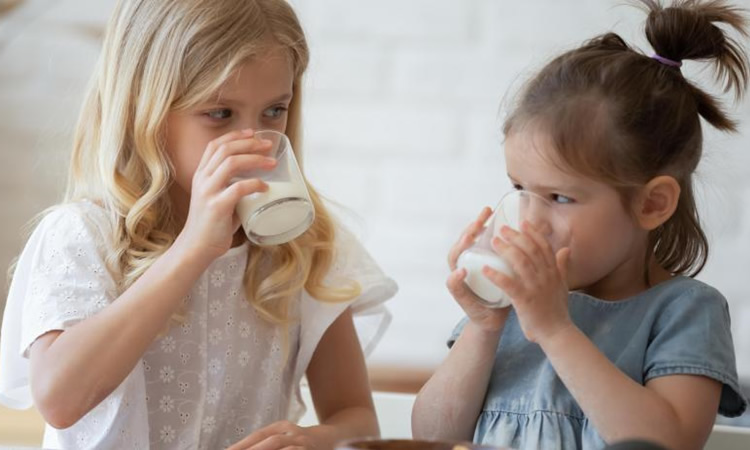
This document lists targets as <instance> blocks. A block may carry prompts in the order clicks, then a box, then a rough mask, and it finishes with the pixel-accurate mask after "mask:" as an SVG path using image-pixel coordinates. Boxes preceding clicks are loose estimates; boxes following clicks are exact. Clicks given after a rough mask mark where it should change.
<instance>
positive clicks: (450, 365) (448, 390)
mask: <svg viewBox="0 0 750 450" xmlns="http://www.w3.org/2000/svg"><path fill="white" fill-rule="evenodd" d="M505 314H506V316H507V310H506V311H505ZM501 333H502V328H500V329H499V330H495V331H485V330H482V329H481V328H480V327H478V326H476V325H474V324H473V323H472V322H468V323H467V324H466V327H465V328H464V330H463V332H462V333H461V335H460V336H459V337H458V339H457V340H456V342H455V343H454V344H453V347H452V348H451V351H450V353H449V354H448V357H447V358H446V360H445V361H444V362H443V363H442V364H441V365H440V367H439V368H438V370H437V371H436V372H435V373H434V374H433V375H432V377H430V379H429V380H428V381H427V383H426V384H425V385H424V386H423V387H422V389H421V390H420V391H419V394H418V395H417V400H416V402H415V403H414V409H413V410H412V417H411V424H412V425H411V426H412V433H413V434H414V437H415V438H418V439H433V440H435V439H436V440H461V441H463V440H466V441H471V440H472V438H473V436H474V428H475V427H476V423H477V417H479V413H480V411H481V408H482V404H483V403H484V396H485V393H486V391H487V385H488V384H489V380H490V375H491V374H492V367H493V364H494V362H495V352H496V351H497V345H498V341H499V339H500V334H501Z"/></svg>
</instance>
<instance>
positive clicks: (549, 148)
mask: <svg viewBox="0 0 750 450" xmlns="http://www.w3.org/2000/svg"><path fill="white" fill-rule="evenodd" d="M505 164H506V167H507V170H508V175H509V176H510V177H511V178H513V179H514V180H515V181H517V182H520V183H524V184H528V185H531V186H533V185H543V186H548V185H560V184H564V185H570V184H581V183H585V182H586V181H587V180H586V178H585V177H583V176H582V175H580V174H578V173H576V172H575V171H573V170H572V169H571V168H569V167H567V166H566V165H565V164H564V163H563V162H562V161H560V158H559V157H558V156H557V152H556V151H555V148H554V146H553V145H552V142H551V140H550V139H549V138H548V137H547V136H546V135H545V134H544V133H541V132H538V131H532V130H530V129H527V130H525V131H522V132H516V133H511V134H510V135H508V136H507V138H506V140H505Z"/></svg>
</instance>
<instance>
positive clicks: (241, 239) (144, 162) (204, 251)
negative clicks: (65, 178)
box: [0, 0, 396, 449]
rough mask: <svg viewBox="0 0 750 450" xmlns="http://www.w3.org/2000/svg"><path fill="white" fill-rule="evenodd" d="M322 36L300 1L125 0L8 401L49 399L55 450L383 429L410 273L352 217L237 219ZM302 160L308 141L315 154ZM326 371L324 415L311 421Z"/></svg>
mask: <svg viewBox="0 0 750 450" xmlns="http://www.w3.org/2000/svg"><path fill="white" fill-rule="evenodd" d="M307 61H308V49H307V46H306V42H305V37H304V34H303V32H302V29H301V27H300V24H299V22H298V20H297V18H296V16H295V14H294V12H293V10H292V9H291V8H290V6H289V5H288V4H287V3H286V2H285V1H283V0H240V1H237V0H212V1H210V2H205V1H202V0H164V1H158V2H154V1H147V0H121V1H119V2H118V4H117V6H116V7H115V11H114V14H113V16H112V18H111V21H110V23H109V25H108V29H107V33H106V37H105V42H104V48H103V50H102V54H101V58H100V60H99V63H98V65H97V68H96V72H95V74H94V77H93V80H92V83H91V88H90V91H89V94H88V97H87V99H86V102H85V105H84V108H83V111H82V114H81V117H80V120H79V125H78V128H77V130H76V136H75V143H74V149H73V155H72V161H71V165H70V176H69V182H68V190H67V194H66V199H65V201H64V202H63V203H62V204H61V205H58V206H56V207H54V208H52V209H51V210H50V211H49V212H48V213H47V214H45V215H44V217H43V219H42V220H41V222H40V223H39V224H38V226H37V227H36V229H35V231H34V232H33V234H32V236H31V237H30V239H29V241H28V243H27V245H26V247H25V249H24V251H23V253H22V255H21V257H20V259H19V261H18V264H17V267H16V269H15V272H14V275H13V283H12V286H11V290H10V295H9V298H8V306H7V309H6V313H5V319H4V325H3V326H4V328H3V335H2V348H1V349H0V356H2V361H0V396H1V397H0V399H2V400H3V401H4V403H6V404H9V405H10V406H15V407H29V406H30V405H31V403H32V402H33V404H34V405H35V406H36V407H37V408H38V409H39V411H40V412H41V413H42V415H43V417H44V419H45V420H46V422H47V424H48V426H47V428H46V432H45V442H44V446H45V448H118V449H119V448H180V449H183V448H201V449H203V448H205V449H217V448H226V447H230V448H232V449H239V448H251V447H252V448H264V449H276V448H287V447H294V448H332V447H333V445H334V444H335V443H336V442H337V441H339V440H341V439H345V438H351V437H358V436H372V435H377V434H378V425H377V421H376V417H375V414H374V411H373V405H372V399H371V395H370V391H369V385H368V381H367V374H366V370H365V364H364V358H363V351H362V349H361V347H360V342H358V338H357V334H356V331H355V327H354V325H353V319H352V317H353V315H355V314H361V313H368V314H369V315H368V317H369V318H371V319H373V326H371V327H370V328H369V329H370V330H371V331H373V333H371V334H370V335H369V336H367V335H363V336H362V339H363V341H362V343H361V344H362V345H365V346H370V345H371V344H372V342H373V341H372V339H371V338H374V337H377V335H379V333H380V332H382V327H383V326H384V325H385V323H386V322H387V320H384V319H387V317H388V316H387V311H385V309H384V308H383V306H382V303H383V302H384V301H385V300H387V299H388V298H390V297H391V296H393V294H394V293H395V289H396V287H395V284H394V283H393V282H392V281H391V280H390V279H389V278H387V277H385V276H384V275H383V274H382V272H381V271H380V269H379V268H378V266H377V265H376V264H375V263H374V261H373V260H372V259H371V258H370V256H369V255H368V254H367V252H366V251H365V250H364V249H363V247H362V246H361V245H360V244H359V243H358V242H357V241H356V240H355V239H354V238H353V237H352V236H351V235H350V234H349V233H347V232H346V231H345V230H343V229H341V228H340V227H337V226H335V225H334V221H333V220H332V218H331V217H330V215H329V214H328V213H327V212H326V208H325V206H324V204H323V203H322V202H321V200H320V198H319V197H318V196H317V195H316V194H315V191H314V190H313V189H312V188H311V187H310V192H311V196H312V199H313V203H314V206H315V211H316V219H315V222H314V223H313V225H312V227H311V228H310V229H309V230H308V231H307V232H306V233H305V234H303V235H302V236H300V237H299V238H297V239H296V240H294V241H292V242H290V243H287V244H283V245H279V246H274V247H258V246H255V245H251V244H250V243H249V242H248V241H247V240H246V238H245V236H244V234H243V231H242V229H241V228H240V227H239V220H238V218H237V216H236V214H234V210H235V206H236V204H237V202H238V201H239V200H240V199H241V198H242V197H243V196H246V195H249V194H252V193H254V192H261V191H264V190H266V189H267V185H266V184H265V183H263V182H262V181H260V180H258V179H247V180H244V181H240V182H235V183H232V182H231V181H232V180H234V179H235V178H236V176H237V175H238V174H240V173H242V172H247V171H249V170H271V169H273V167H274V166H275V164H276V161H275V160H274V159H273V158H271V157H270V156H269V148H270V142H267V141H265V140H263V139H257V138H255V137H254V133H255V131H256V130H260V129H270V130H276V131H279V132H283V133H285V134H287V135H288V136H289V138H290V140H291V142H292V145H293V147H294V149H295V150H296V151H299V149H300V147H301V142H300V139H299V138H300V129H301V126H300V125H301V123H300V100H301V85H302V84H301V79H302V75H303V73H304V71H305V67H306V65H307ZM297 156H298V157H300V156H301V155H299V154H298V155H297ZM303 376H306V377H307V380H308V381H309V385H310V390H311V393H312V397H313V400H314V403H315V409H316V412H317V414H318V417H319V419H320V423H321V425H319V426H313V427H306V428H303V427H299V426H297V425H295V421H296V420H297V419H298V418H299V417H300V416H301V414H302V411H303V406H302V404H301V403H300V401H299V385H300V380H301V379H302V378H303Z"/></svg>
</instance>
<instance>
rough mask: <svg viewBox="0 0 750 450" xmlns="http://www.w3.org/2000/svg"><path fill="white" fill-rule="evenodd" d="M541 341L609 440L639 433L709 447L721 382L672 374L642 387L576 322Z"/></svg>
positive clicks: (662, 440) (668, 441) (676, 445)
mask: <svg viewBox="0 0 750 450" xmlns="http://www.w3.org/2000/svg"><path fill="white" fill-rule="evenodd" d="M539 344H540V345H541V347H542V350H544V352H545V354H546V355H547V357H548V358H549V360H550V362H551V363H552V366H553V367H554V368H555V371H556V372H557V374H558V376H559V377H560V379H561V380H562V381H563V383H565V386H566V387H567V388H568V390H570V392H571V394H572V395H573V397H574V398H575V399H576V401H577V402H578V404H579V405H580V406H581V409H582V410H583V412H584V413H585V414H586V416H587V417H589V418H590V419H591V421H592V422H593V424H594V426H595V427H596V429H597V431H598V432H599V434H601V436H602V437H603V438H604V440H605V441H607V442H616V441H618V440H621V439H624V438H636V437H638V438H645V439H650V440H652V441H655V442H659V443H661V444H662V445H665V446H667V447H668V448H680V449H691V448H695V449H700V448H703V445H704V444H705V442H706V440H707V439H708V435H709V434H710V432H711V427H712V426H713V423H714V419H715V417H716V410H717V408H718V405H719V397H720V395H721V383H719V382H718V381H715V380H712V379H710V378H706V377H702V376H691V375H671V376H664V377H660V378H654V379H652V380H650V381H648V382H647V383H646V385H645V386H642V385H640V384H638V383H636V382H635V381H633V380H632V379H630V378H629V377H628V376H627V375H625V374H624V373H622V372H621V371H620V370H619V369H618V368H617V367H616V366H615V365H614V364H612V362H610V361H609V360H608V359H607V357H606V356H604V355H603V354H602V353H601V352H600V351H599V349H597V348H596V346H594V344H593V343H592V342H591V341H590V340H589V339H588V338H587V337H586V336H585V335H584V334H583V333H581V332H580V330H578V328H576V327H574V326H571V327H569V328H566V329H564V330H561V331H560V332H559V333H557V334H555V335H553V336H552V337H549V338H545V339H544V340H542V341H541V342H539Z"/></svg>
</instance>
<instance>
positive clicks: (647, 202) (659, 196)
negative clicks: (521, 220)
mask: <svg viewBox="0 0 750 450" xmlns="http://www.w3.org/2000/svg"><path fill="white" fill-rule="evenodd" d="M680 191H681V189H680V183H678V182H677V180H675V179H674V177H671V176H668V175H660V176H658V177H655V178H653V179H652V180H651V181H649V182H648V183H646V185H645V186H643V188H641V192H640V193H639V195H638V196H637V197H636V204H635V205H634V212H635V216H636V219H637V220H638V223H639V224H640V225H641V227H642V228H643V229H644V230H648V231H651V230H654V229H656V228H658V227H659V226H661V224H663V223H664V222H666V221H667V220H669V218H670V217H672V214H674V212H675V210H676V209H677V203H678V202H679V200H680Z"/></svg>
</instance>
